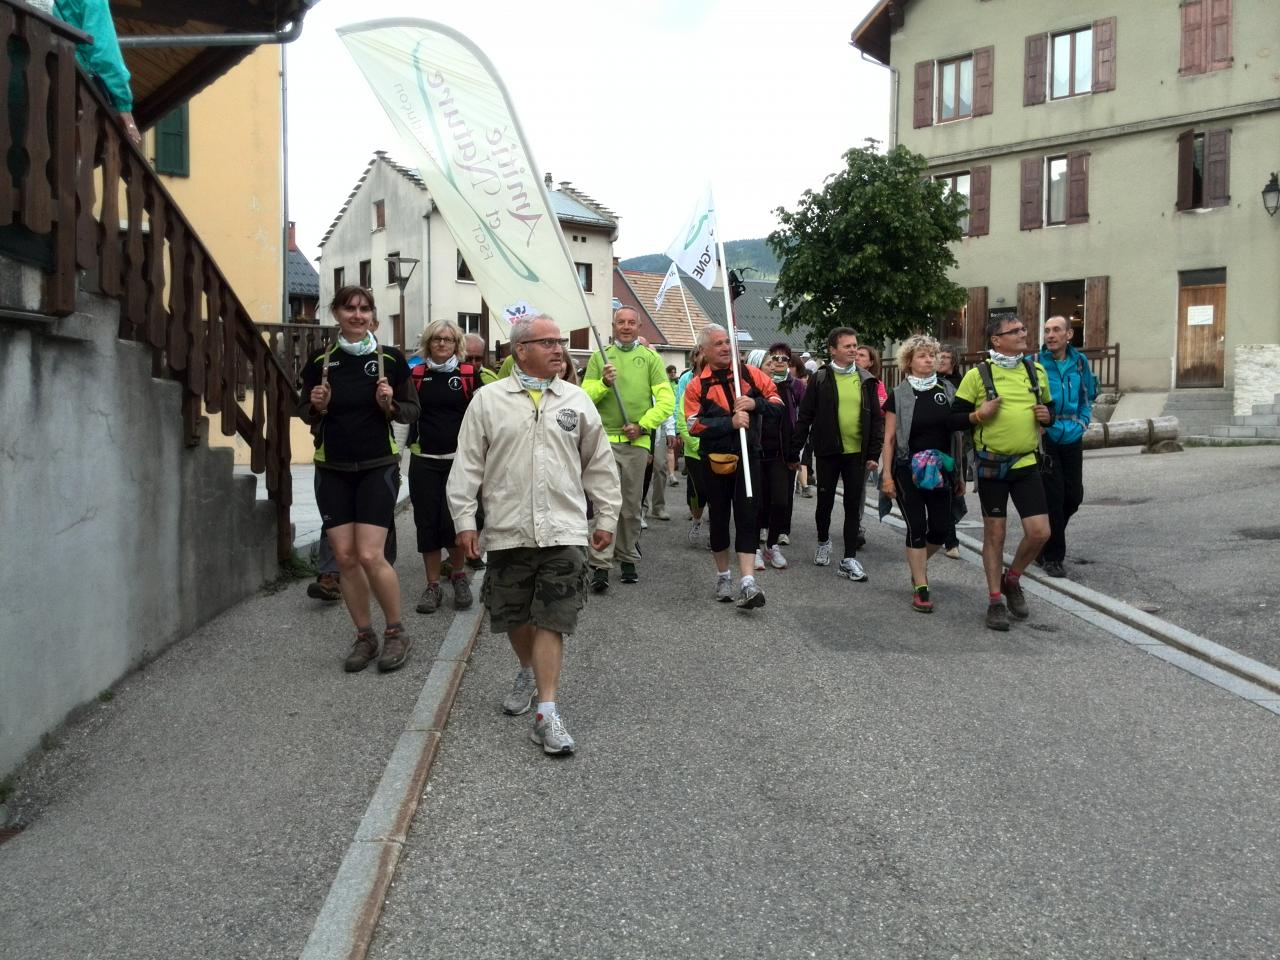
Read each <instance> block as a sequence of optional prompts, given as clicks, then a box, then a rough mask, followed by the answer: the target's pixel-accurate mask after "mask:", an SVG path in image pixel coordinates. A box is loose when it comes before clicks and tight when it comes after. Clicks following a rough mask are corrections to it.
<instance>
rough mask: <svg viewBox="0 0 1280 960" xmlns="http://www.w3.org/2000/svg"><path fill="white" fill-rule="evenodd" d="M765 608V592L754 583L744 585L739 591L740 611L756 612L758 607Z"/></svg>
mask: <svg viewBox="0 0 1280 960" xmlns="http://www.w3.org/2000/svg"><path fill="white" fill-rule="evenodd" d="M763 606H764V591H762V590H761V589H760V588H759V587H757V586H756V585H755V584H754V583H753V584H750V585H747V584H745V583H744V584H743V585H742V586H741V587H740V588H739V590H738V609H739V610H754V609H755V608H756V607H763Z"/></svg>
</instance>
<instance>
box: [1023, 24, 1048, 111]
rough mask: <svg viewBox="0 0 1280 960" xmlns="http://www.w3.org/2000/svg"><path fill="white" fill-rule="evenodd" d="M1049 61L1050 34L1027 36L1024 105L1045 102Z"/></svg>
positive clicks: (1031, 105)
mask: <svg viewBox="0 0 1280 960" xmlns="http://www.w3.org/2000/svg"><path fill="white" fill-rule="evenodd" d="M1048 63H1049V35H1048V34H1047V33H1033V34H1032V35H1031V36H1029V37H1027V59H1026V68H1025V71H1024V73H1023V78H1022V105H1023V106H1024V107H1033V106H1035V105H1036V104H1037V103H1044V96H1045V83H1046V82H1047V81H1046V79H1045V70H1046V69H1047V67H1048Z"/></svg>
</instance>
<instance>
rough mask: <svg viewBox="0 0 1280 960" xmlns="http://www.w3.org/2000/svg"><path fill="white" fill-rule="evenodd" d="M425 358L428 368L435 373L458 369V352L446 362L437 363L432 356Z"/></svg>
mask: <svg viewBox="0 0 1280 960" xmlns="http://www.w3.org/2000/svg"><path fill="white" fill-rule="evenodd" d="M423 359H424V360H426V361H427V369H428V370H431V371H432V372H434V373H452V372H453V371H454V370H457V369H458V357H457V354H454V355H453V356H452V357H450V358H449V359H448V360H446V361H445V362H444V363H436V362H435V361H434V360H432V359H431V358H430V357H424V358H423Z"/></svg>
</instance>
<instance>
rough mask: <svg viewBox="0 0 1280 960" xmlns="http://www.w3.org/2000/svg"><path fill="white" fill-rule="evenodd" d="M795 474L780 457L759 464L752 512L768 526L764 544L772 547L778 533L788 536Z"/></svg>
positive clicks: (789, 534) (789, 533) (776, 540)
mask: <svg viewBox="0 0 1280 960" xmlns="http://www.w3.org/2000/svg"><path fill="white" fill-rule="evenodd" d="M795 482H796V475H795V474H794V473H792V472H791V471H790V470H788V469H787V464H786V461H785V460H783V459H782V457H775V458H774V459H772V460H765V461H764V462H763V463H761V464H760V486H759V488H757V489H756V491H755V494H756V505H757V506H756V512H757V514H758V515H759V517H760V523H761V524H762V525H767V526H768V527H769V534H768V536H767V537H766V543H767V544H768V545H769V546H771V547H772V546H773V545H774V544H775V543H777V542H778V535H779V534H781V533H785V534H786V535H787V536H791V503H792V500H791V498H792V497H793V496H794V495H795Z"/></svg>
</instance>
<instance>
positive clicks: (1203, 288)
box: [1174, 269, 1227, 387]
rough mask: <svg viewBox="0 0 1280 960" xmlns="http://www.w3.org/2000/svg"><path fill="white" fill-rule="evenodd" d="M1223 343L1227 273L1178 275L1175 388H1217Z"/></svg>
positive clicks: (1225, 327) (1189, 271)
mask: <svg viewBox="0 0 1280 960" xmlns="http://www.w3.org/2000/svg"><path fill="white" fill-rule="evenodd" d="M1226 342H1227V271H1226V270H1225V269H1214V270H1186V271H1183V272H1181V273H1179V274H1178V357H1177V369H1176V372H1175V376H1174V386H1176V387H1221V386H1222V384H1223V369H1224V366H1225V363H1224V360H1225V356H1226Z"/></svg>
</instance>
